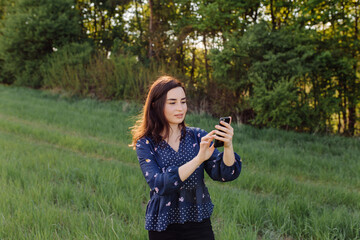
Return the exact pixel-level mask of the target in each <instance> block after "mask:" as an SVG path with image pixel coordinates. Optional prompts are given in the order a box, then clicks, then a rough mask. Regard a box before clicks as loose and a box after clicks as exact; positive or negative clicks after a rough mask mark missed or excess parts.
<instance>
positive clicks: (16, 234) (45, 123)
mask: <svg viewBox="0 0 360 240" xmlns="http://www.w3.org/2000/svg"><path fill="white" fill-rule="evenodd" d="M138 110H139V107H138V106H136V105H133V104H129V103H126V102H98V101H95V100H93V99H76V98H69V97H66V95H61V94H53V93H50V92H48V91H38V90H32V89H26V88H15V87H6V86H3V85H0V239H2V240H3V239H16V240H17V239H131V240H137V239H147V231H146V230H145V229H144V220H145V208H146V203H147V201H148V200H149V196H148V192H149V187H148V186H147V184H146V182H145V179H144V177H143V175H142V173H141V171H140V168H139V165H138V162H137V158H136V154H135V152H134V151H133V150H132V149H130V148H129V147H128V146H127V145H128V144H129V143H130V134H129V129H128V128H129V127H130V126H131V125H132V124H133V122H134V120H133V117H134V116H135V115H136V114H137V113H138ZM186 120H187V123H188V125H190V126H197V127H201V128H203V129H205V130H207V131H210V130H212V129H213V126H214V125H215V124H216V123H217V120H216V119H213V118H210V117H206V116H200V115H190V114H189V115H188V116H187V119H186ZM233 127H234V129H235V135H234V146H235V151H236V152H237V153H238V154H239V155H240V156H241V157H242V159H243V170H242V173H241V175H240V177H239V178H238V179H237V180H236V181H233V182H229V183H221V182H214V181H212V180H211V179H210V178H209V177H208V176H206V184H207V186H208V188H209V192H210V194H211V197H212V200H213V203H214V204H215V209H214V213H213V215H212V218H211V220H212V223H213V228H214V232H215V237H216V239H218V240H222V239H231V240H232V239H287V240H289V239H360V230H359V229H360V140H359V139H346V138H343V137H338V136H334V137H328V136H325V137H324V136H314V135H309V134H298V133H292V132H284V131H278V130H274V129H264V130H258V129H254V128H252V127H249V126H245V125H237V126H236V125H234V126H233Z"/></svg>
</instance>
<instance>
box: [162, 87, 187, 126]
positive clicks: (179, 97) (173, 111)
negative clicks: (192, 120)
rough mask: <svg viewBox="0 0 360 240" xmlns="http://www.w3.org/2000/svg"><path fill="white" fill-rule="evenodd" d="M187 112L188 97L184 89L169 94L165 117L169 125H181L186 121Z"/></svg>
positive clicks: (180, 88) (171, 91)
mask: <svg viewBox="0 0 360 240" xmlns="http://www.w3.org/2000/svg"><path fill="white" fill-rule="evenodd" d="M186 111H187V105H186V96H185V92H184V89H183V88H182V87H176V88H173V89H171V90H170V91H168V92H167V95H166V102H165V107H164V115H165V118H166V120H167V121H168V123H169V124H180V123H182V122H183V121H184V119H185V115H186Z"/></svg>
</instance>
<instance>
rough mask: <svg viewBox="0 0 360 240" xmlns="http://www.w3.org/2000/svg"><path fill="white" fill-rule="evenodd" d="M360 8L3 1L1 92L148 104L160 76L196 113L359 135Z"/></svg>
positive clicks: (348, 0) (183, 0)
mask: <svg viewBox="0 0 360 240" xmlns="http://www.w3.org/2000/svg"><path fill="white" fill-rule="evenodd" d="M359 14H360V12H359V2H358V1H357V0H330V1H320V0H304V1H288V0H286V1H278V0H241V1H239V0H201V1H195V0H171V1H164V0H148V1H146V0H139V1H131V0H102V1H100V0H0V83H3V84H13V85H18V86H27V87H32V88H46V89H55V90H60V91H61V90H65V91H68V92H71V93H72V94H75V95H80V96H92V97H96V98H98V99H103V100H120V99H122V100H134V101H139V102H141V101H144V96H145V93H146V91H147V89H148V86H149V84H150V83H151V82H152V81H154V80H155V79H156V77H157V76H159V75H161V74H165V73H166V74H170V75H173V76H175V77H177V78H179V79H180V80H181V81H183V82H184V84H185V86H186V89H187V96H188V98H189V100H190V102H191V105H190V107H191V110H192V111H195V112H198V113H208V114H211V115H213V116H217V117H218V116H225V115H231V116H233V118H234V119H235V120H236V121H237V122H239V123H245V124H251V125H253V126H256V127H259V128H262V127H273V128H280V129H286V130H294V131H298V132H310V133H336V134H341V135H346V136H356V135H359V134H360V123H359V119H360V111H359V110H360V103H359V100H360V80H359V48H360V45H359Z"/></svg>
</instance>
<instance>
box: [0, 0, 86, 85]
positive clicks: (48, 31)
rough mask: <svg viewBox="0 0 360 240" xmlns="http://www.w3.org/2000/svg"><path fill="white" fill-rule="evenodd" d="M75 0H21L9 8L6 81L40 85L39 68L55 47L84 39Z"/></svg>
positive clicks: (0, 54)
mask: <svg viewBox="0 0 360 240" xmlns="http://www.w3.org/2000/svg"><path fill="white" fill-rule="evenodd" d="M74 4H75V3H74V1H73V0H65V1H63V0H40V1H38V0H18V1H16V2H15V4H14V5H13V6H12V7H9V9H8V12H7V15H6V18H5V19H4V23H3V25H4V27H3V29H1V33H2V35H3V37H2V38H1V40H0V59H2V61H3V62H4V65H3V71H4V72H5V73H7V74H6V75H7V76H6V79H4V80H2V81H5V82H13V83H15V84H17V85H25V86H31V87H40V86H41V85H42V76H41V74H40V72H39V67H40V66H41V65H42V64H43V62H44V59H45V58H46V57H47V56H48V55H49V54H51V53H52V52H53V51H54V49H58V48H60V47H61V46H63V45H65V44H67V43H69V42H72V41H79V40H80V39H81V29H80V26H79V24H78V14H77V10H76V9H75V8H74Z"/></svg>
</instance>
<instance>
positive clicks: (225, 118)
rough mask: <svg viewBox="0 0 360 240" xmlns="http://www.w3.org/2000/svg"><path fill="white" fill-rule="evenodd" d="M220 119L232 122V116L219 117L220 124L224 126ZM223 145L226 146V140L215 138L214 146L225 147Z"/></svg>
mask: <svg viewBox="0 0 360 240" xmlns="http://www.w3.org/2000/svg"><path fill="white" fill-rule="evenodd" d="M220 121H224V122H226V123H230V117H221V118H220V119H219V125H220V126H224V125H222V124H220ZM219 131H221V130H219ZM221 132H223V131H221ZM223 146H224V142H223V141H220V140H217V139H215V142H214V147H216V148H218V147H223Z"/></svg>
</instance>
